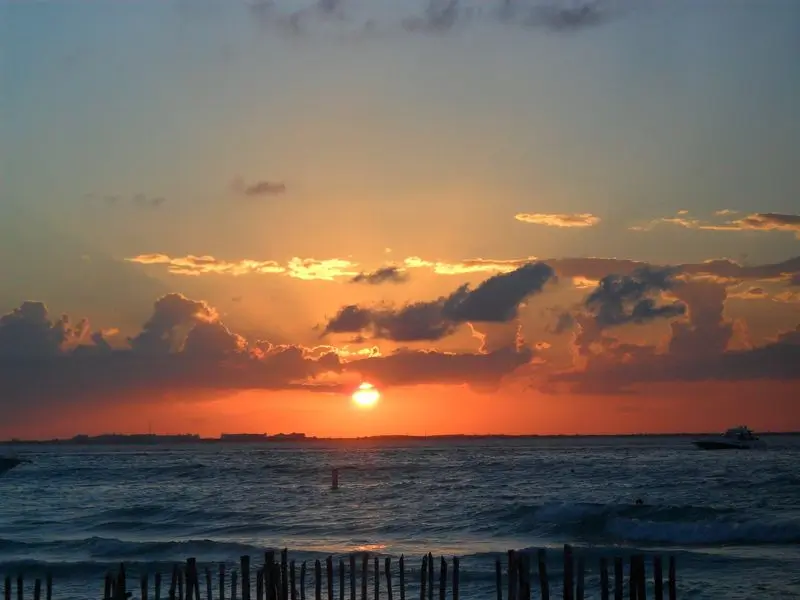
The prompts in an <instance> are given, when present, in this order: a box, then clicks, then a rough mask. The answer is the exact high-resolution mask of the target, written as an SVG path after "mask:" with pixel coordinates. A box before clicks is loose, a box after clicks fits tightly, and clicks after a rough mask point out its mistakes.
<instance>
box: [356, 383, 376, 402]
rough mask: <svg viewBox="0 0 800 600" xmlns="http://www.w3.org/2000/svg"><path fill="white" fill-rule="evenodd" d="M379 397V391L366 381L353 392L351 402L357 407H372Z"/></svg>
mask: <svg viewBox="0 0 800 600" xmlns="http://www.w3.org/2000/svg"><path fill="white" fill-rule="evenodd" d="M380 399H381V393H380V392H379V391H378V389H377V388H376V387H375V386H374V385H372V384H371V383H367V382H366V381H365V382H364V383H362V384H361V385H359V386H358V389H357V390H356V391H355V392H353V403H354V404H355V405H356V406H358V407H359V408H372V407H373V406H375V405H376V404H377V403H378V400H380Z"/></svg>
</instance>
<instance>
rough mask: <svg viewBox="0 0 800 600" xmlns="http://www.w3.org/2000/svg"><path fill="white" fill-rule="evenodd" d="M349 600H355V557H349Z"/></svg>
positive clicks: (352, 555) (353, 555)
mask: <svg viewBox="0 0 800 600" xmlns="http://www.w3.org/2000/svg"><path fill="white" fill-rule="evenodd" d="M350 600H356V555H355V554H351V555H350Z"/></svg>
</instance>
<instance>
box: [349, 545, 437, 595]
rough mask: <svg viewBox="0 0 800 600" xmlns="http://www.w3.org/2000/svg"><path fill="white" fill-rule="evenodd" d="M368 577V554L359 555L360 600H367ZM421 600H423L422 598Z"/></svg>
mask: <svg viewBox="0 0 800 600" xmlns="http://www.w3.org/2000/svg"><path fill="white" fill-rule="evenodd" d="M368 576H369V554H368V553H367V552H364V554H362V555H361V600H367V577H368ZM422 600H425V599H424V598H423V599H422Z"/></svg>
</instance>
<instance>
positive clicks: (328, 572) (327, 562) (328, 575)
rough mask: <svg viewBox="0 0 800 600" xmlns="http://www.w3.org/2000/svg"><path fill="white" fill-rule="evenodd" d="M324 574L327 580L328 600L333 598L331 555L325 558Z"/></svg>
mask: <svg viewBox="0 0 800 600" xmlns="http://www.w3.org/2000/svg"><path fill="white" fill-rule="evenodd" d="M325 576H326V578H327V580H328V600H333V557H332V556H328V558H326V559H325Z"/></svg>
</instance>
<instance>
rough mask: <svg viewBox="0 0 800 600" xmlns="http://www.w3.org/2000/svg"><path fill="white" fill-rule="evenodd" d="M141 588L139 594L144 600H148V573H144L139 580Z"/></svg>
mask: <svg viewBox="0 0 800 600" xmlns="http://www.w3.org/2000/svg"><path fill="white" fill-rule="evenodd" d="M139 586H140V588H141V591H140V592H139V593H140V594H141V595H142V600H147V595H148V594H147V573H142V576H141V577H140V578H139Z"/></svg>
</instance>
